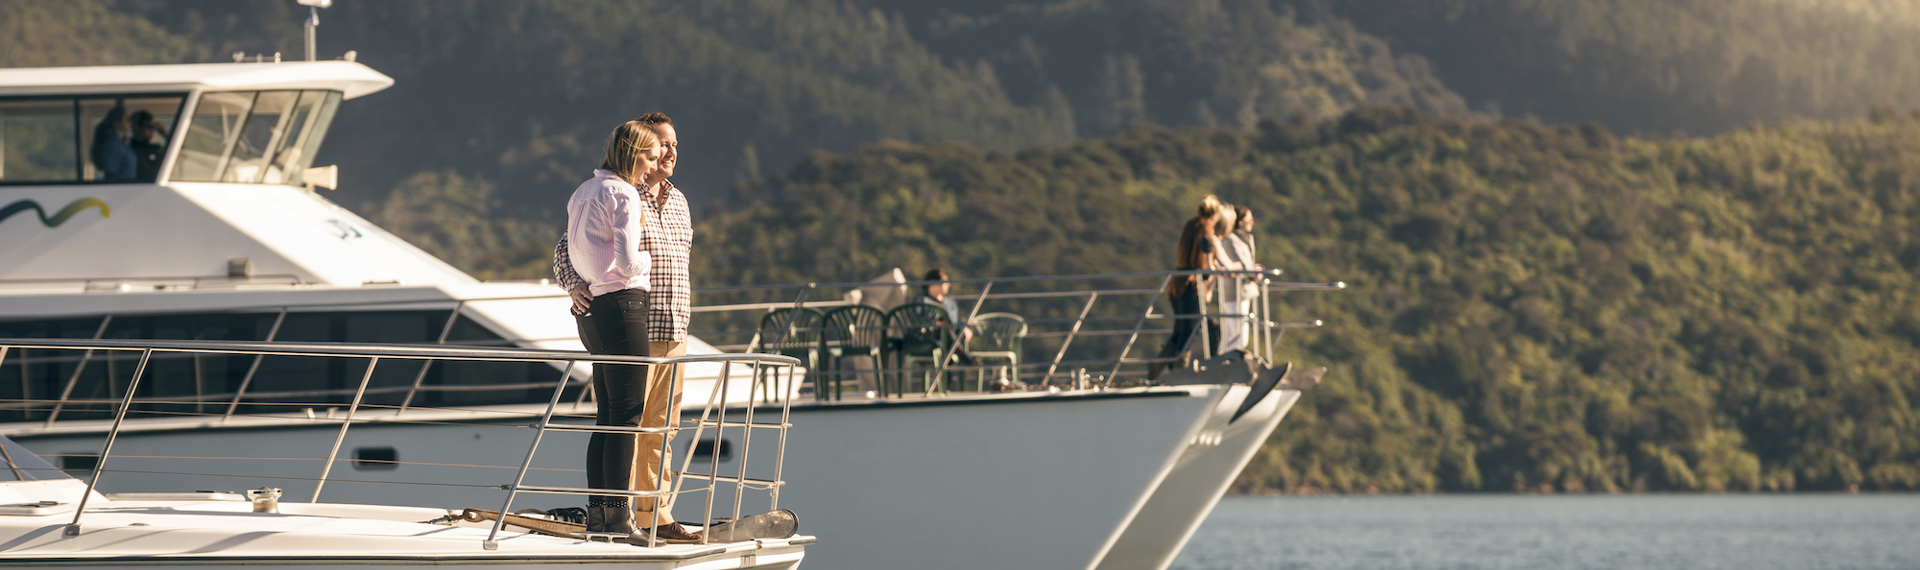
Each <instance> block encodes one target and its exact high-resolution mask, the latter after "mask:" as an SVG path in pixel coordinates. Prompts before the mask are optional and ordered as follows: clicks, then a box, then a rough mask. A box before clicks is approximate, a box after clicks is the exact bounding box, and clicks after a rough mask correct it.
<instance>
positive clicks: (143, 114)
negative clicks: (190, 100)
mask: <svg viewBox="0 0 1920 570" xmlns="http://www.w3.org/2000/svg"><path fill="white" fill-rule="evenodd" d="M185 100H186V95H185V94H158V95H126V96H84V97H82V96H73V97H31V98H5V99H0V184H48V183H80V182H97V183H134V182H152V181H154V179H156V178H158V177H159V174H160V163H161V161H163V160H165V159H166V148H167V141H168V139H169V138H170V135H171V133H172V132H173V129H174V127H175V123H176V120H177V118H178V117H179V115H180V107H181V103H182V102H183V101H185Z"/></svg>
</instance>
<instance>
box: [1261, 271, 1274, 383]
mask: <svg viewBox="0 0 1920 570" xmlns="http://www.w3.org/2000/svg"><path fill="white" fill-rule="evenodd" d="M1272 282H1273V280H1272V279H1268V278H1267V277H1266V276H1265V275H1262V276H1260V346H1261V348H1263V349H1265V350H1266V353H1265V354H1262V355H1261V356H1263V357H1265V358H1266V359H1267V365H1268V366H1272V365H1273V301H1272V297H1273V292H1272V291H1268V290H1267V284H1268V283H1272Z"/></svg>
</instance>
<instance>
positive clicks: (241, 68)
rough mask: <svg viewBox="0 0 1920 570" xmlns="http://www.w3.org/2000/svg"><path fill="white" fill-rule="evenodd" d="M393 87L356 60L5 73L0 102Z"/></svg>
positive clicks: (349, 92)
mask: <svg viewBox="0 0 1920 570" xmlns="http://www.w3.org/2000/svg"><path fill="white" fill-rule="evenodd" d="M392 85H393V78H391V77H387V76H386V75H383V74H381V73H380V72H378V71H374V70H373V69H371V68H368V67H367V66H365V65H361V64H358V63H354V62H351V61H304V62H278V63H194V64H182V65H103V66H92V67H28V68H15V69H0V97H14V96H35V95H116V94H118V95H132V94H142V93H155V92H168V91H171V92H192V91H245V90H283V89H284V90H302V89H318V90H325V91H338V92H340V94H341V95H342V96H343V97H345V98H347V99H353V98H357V97H360V96H363V95H367V94H369V93H374V92H377V91H380V90H382V89H386V88H388V87H391V86H392Z"/></svg>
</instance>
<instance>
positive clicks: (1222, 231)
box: [1213, 204, 1240, 237]
mask: <svg viewBox="0 0 1920 570" xmlns="http://www.w3.org/2000/svg"><path fill="white" fill-rule="evenodd" d="M1236 208H1237V207H1236V206H1230V205H1226V204H1221V205H1220V217H1218V218H1215V219H1216V220H1218V221H1217V222H1216V223H1215V224H1214V225H1213V235H1216V236H1222V237H1224V236H1226V235H1227V234H1230V233H1233V229H1234V225H1235V224H1238V223H1240V212H1239V211H1238V210H1237V209H1236Z"/></svg>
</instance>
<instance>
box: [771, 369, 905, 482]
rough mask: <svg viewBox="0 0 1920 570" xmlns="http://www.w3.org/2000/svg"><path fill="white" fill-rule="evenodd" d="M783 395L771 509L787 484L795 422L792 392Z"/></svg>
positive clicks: (791, 374)
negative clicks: (789, 446) (791, 429)
mask: <svg viewBox="0 0 1920 570" xmlns="http://www.w3.org/2000/svg"><path fill="white" fill-rule="evenodd" d="M787 378H789V379H791V378H793V367H791V366H789V367H787ZM878 378H879V377H877V376H876V377H875V382H876V383H878V381H879V380H878ZM789 383H791V380H789ZM781 395H782V396H783V397H784V401H783V402H782V403H781V405H780V444H779V446H778V447H777V448H776V451H775V453H774V456H773V488H772V489H769V490H768V493H769V495H770V496H769V497H767V501H768V503H769V504H768V506H767V508H768V509H769V510H779V509H780V488H781V487H782V486H784V485H786V480H785V479H783V478H782V477H785V476H786V475H785V473H786V468H787V426H788V425H791V424H792V423H793V397H792V394H788V393H783V394H781ZM742 453H743V455H742V456H741V460H742V461H744V460H745V459H746V457H745V455H744V451H743V452H742Z"/></svg>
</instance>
